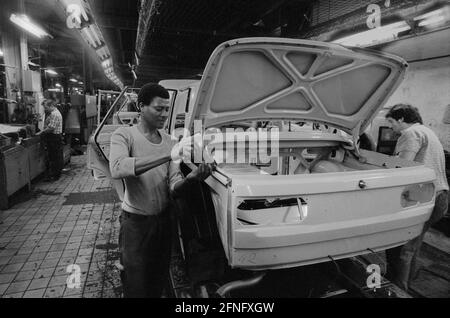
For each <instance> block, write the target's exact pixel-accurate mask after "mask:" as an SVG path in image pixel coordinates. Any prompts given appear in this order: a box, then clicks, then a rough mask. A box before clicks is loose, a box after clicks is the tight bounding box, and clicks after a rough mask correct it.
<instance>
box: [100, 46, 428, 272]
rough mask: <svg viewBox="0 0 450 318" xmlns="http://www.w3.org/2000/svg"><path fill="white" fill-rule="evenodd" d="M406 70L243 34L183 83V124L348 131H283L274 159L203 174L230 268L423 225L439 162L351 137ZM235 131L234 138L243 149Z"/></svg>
mask: <svg viewBox="0 0 450 318" xmlns="http://www.w3.org/2000/svg"><path fill="white" fill-rule="evenodd" d="M405 70H406V62H405V61H403V60H402V59H401V58H398V57H395V56H392V55H387V54H381V53H374V52H368V51H365V50H361V49H348V48H344V47H342V46H339V45H335V44H330V43H322V42H313V41H304V40H293V39H280V38H248V39H237V40H232V41H228V42H226V43H223V44H221V45H220V46H218V47H217V48H216V50H215V51H214V52H213V54H212V55H211V57H210V59H209V61H208V63H207V65H206V68H205V71H204V74H203V77H202V79H201V81H200V82H192V83H188V84H187V86H189V85H191V87H193V91H195V90H196V89H197V91H195V94H196V96H195V100H191V105H189V107H188V108H189V113H188V114H186V115H185V117H184V118H185V123H184V124H185V127H186V129H187V130H188V131H192V129H193V125H194V120H201V123H202V126H203V128H204V130H205V131H207V130H208V129H212V128H213V127H215V128H216V129H217V130H221V129H223V128H224V127H229V126H230V125H233V124H237V125H239V123H242V122H258V121H270V122H278V121H279V122H282V121H287V120H289V121H297V122H302V123H315V124H320V125H325V126H326V127H327V128H330V127H332V128H336V129H338V130H339V132H342V133H336V132H334V131H332V130H330V131H318V130H308V129H294V130H288V131H286V130H283V129H282V131H281V132H280V133H279V150H280V154H279V156H276V157H273V156H272V157H271V161H270V165H259V164H255V163H253V162H252V163H251V162H245V163H239V164H237V163H227V162H222V163H219V164H218V166H217V169H216V171H214V172H213V173H212V176H210V177H209V178H208V179H206V180H205V182H206V183H207V185H208V186H209V189H210V192H211V197H212V201H213V203H214V207H215V211H214V213H215V218H216V223H217V229H218V233H219V235H220V239H221V242H222V246H223V249H224V251H225V255H226V257H227V260H228V263H229V265H230V266H231V267H233V268H240V269H247V270H264V269H278V268H288V267H294V266H301V265H307V264H313V263H318V262H325V261H329V260H331V259H340V258H347V257H352V256H356V255H361V254H366V253H371V252H373V251H380V250H385V249H387V248H391V247H395V246H398V245H401V244H404V243H406V242H407V241H408V240H410V239H412V238H414V237H416V236H418V235H419V234H420V232H421V231H422V228H423V225H424V223H425V222H426V221H427V220H428V218H429V217H430V214H431V211H432V209H433V207H434V197H435V195H434V186H433V183H432V182H433V180H434V179H435V174H434V171H433V170H431V169H429V168H426V167H424V166H423V165H421V164H419V163H415V162H410V161H405V160H401V159H399V158H394V157H390V156H387V155H383V154H380V153H376V152H373V151H366V150H361V149H358V146H355V145H357V139H358V137H359V135H360V133H361V132H362V131H364V129H365V128H367V126H368V125H369V124H370V122H371V120H372V119H373V117H374V116H375V115H376V114H377V112H378V111H379V109H380V108H381V107H382V106H383V104H384V103H385V102H386V100H387V99H388V97H389V96H390V95H391V94H392V93H393V92H394V91H395V89H396V87H397V86H398V85H399V84H400V82H401V80H402V79H403V77H404V72H405ZM175 83H176V82H172V84H175ZM163 84H164V83H163ZM165 84H166V88H168V89H178V88H176V87H175V86H176V85H174V86H173V87H170V83H169V82H166V83H165ZM183 89H184V88H183ZM174 109H175V108H173V110H174ZM177 112H179V110H178V111H177ZM172 115H173V114H172ZM175 117H176V116H175ZM175 117H173V116H172V119H171V120H169V122H168V128H169V131H173V130H174V129H175V126H174V123H173V120H174V119H173V118H175ZM282 126H283V125H280V127H282ZM99 128H101V127H99ZM107 131H108V133H109V134H110V133H112V131H113V128H107ZM108 133H107V134H108ZM107 134H106V135H104V137H105V138H104V142H103V144H104V145H105V144H106V141H107V139H108V138H107ZM239 134H245V133H242V132H237V133H236V137H237V141H236V142H235V141H233V143H231V144H229V145H228V146H229V147H231V148H233V149H238V148H241V149H242V148H244V149H245V148H246V144H245V143H244V142H243V141H242V140H243V138H241V139H240V137H239ZM99 135H100V132H99V133H97V136H99ZM348 137H350V138H348ZM239 140H241V141H239ZM214 146H215V145H214V143H210V144H209V145H208V147H210V149H211V148H214ZM228 149H230V148H228ZM247 150H248V149H247ZM214 154H216V153H214V152H213V156H214Z"/></svg>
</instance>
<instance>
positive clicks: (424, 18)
mask: <svg viewBox="0 0 450 318" xmlns="http://www.w3.org/2000/svg"><path fill="white" fill-rule="evenodd" d="M449 20H450V6H445V7H443V8H440V9H437V10H434V11H431V12H428V13H425V14H421V15H419V16H417V17H415V18H414V21H418V23H417V26H419V27H431V26H438V25H442V24H445V23H446V22H448V21H449Z"/></svg>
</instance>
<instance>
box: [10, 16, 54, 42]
mask: <svg viewBox="0 0 450 318" xmlns="http://www.w3.org/2000/svg"><path fill="white" fill-rule="evenodd" d="M9 20H11V22H13V23H15V24H17V25H18V26H19V27H21V28H22V29H24V30H25V31H27V32H29V33H31V34H33V35H35V36H37V37H38V38H42V37H44V36H50V34H48V33H47V32H45V31H44V30H43V29H42V28H41V27H40V26H38V25H37V24H34V23H33V22H31V21H30V19H29V18H28V16H27V15H25V14H14V13H13V14H11V16H10V17H9ZM50 37H51V36H50Z"/></svg>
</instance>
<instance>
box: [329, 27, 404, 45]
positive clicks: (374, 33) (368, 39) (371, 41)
mask: <svg viewBox="0 0 450 318" xmlns="http://www.w3.org/2000/svg"><path fill="white" fill-rule="evenodd" d="M408 30H411V27H410V26H409V25H408V23H406V22H405V21H400V22H395V23H391V24H388V25H385V26H382V27H379V28H375V29H371V30H368V31H364V32H360V33H356V34H352V35H350V36H346V37H343V38H340V39H337V40H334V41H332V42H333V43H337V44H342V45H346V46H371V45H375V44H379V43H384V42H389V41H392V40H395V39H397V38H398V34H399V33H400V32H404V31H408Z"/></svg>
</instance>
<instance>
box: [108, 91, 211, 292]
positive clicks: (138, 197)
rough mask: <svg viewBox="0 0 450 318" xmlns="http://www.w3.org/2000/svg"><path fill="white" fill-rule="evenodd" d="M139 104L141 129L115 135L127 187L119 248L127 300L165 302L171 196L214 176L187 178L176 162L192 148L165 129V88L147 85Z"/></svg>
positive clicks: (114, 170) (115, 168)
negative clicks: (144, 298)
mask: <svg viewBox="0 0 450 318" xmlns="http://www.w3.org/2000/svg"><path fill="white" fill-rule="evenodd" d="M138 105H139V107H140V110H141V120H140V122H139V124H138V125H135V126H132V127H123V128H119V129H117V130H116V131H115V132H114V133H113V135H112V137H111V150H110V156H109V159H110V166H109V167H110V171H111V176H112V178H114V179H122V180H123V181H124V182H125V194H124V199H123V202H122V214H121V217H120V234H119V248H120V253H121V264H122V265H123V270H122V273H121V279H122V286H123V292H124V297H126V298H130V297H131V298H142V297H161V294H162V290H163V287H164V284H165V283H166V281H167V277H168V272H169V263H170V254H171V236H172V231H171V230H172V228H173V226H172V224H171V222H170V210H171V204H170V193H172V194H175V195H177V194H178V193H179V192H180V191H183V189H184V188H186V186H189V184H191V182H192V181H193V180H204V179H205V178H207V177H208V176H209V175H210V173H211V167H210V166H209V165H207V164H201V165H199V167H198V168H196V169H194V170H193V171H192V172H191V173H190V174H188V175H187V176H186V177H185V178H183V175H182V174H181V172H180V170H179V165H177V164H175V163H174V162H173V161H177V160H179V159H182V156H183V153H191V144H190V143H189V142H185V143H183V142H180V143H177V142H176V141H174V140H172V139H171V137H170V136H169V135H168V134H166V133H165V132H164V131H163V130H162V128H163V126H164V123H165V121H166V119H167V116H168V112H169V93H168V91H167V90H166V89H165V88H164V87H162V86H160V85H157V84H146V85H144V86H143V87H142V88H141V89H140V91H139V94H138Z"/></svg>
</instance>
